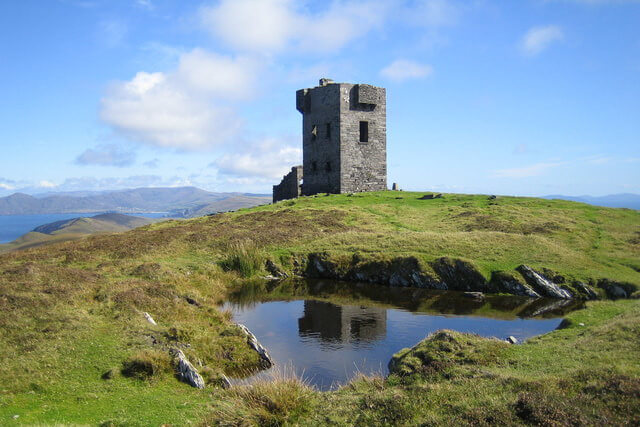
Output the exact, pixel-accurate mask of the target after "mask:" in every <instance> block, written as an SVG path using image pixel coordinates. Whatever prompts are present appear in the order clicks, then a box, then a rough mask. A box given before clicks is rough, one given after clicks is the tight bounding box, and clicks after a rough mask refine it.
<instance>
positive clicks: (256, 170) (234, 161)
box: [210, 139, 302, 184]
mask: <svg viewBox="0 0 640 427" xmlns="http://www.w3.org/2000/svg"><path fill="white" fill-rule="evenodd" d="M299 164H302V149H301V148H299V147H297V146H292V145H288V144H285V143H283V142H281V141H279V140H277V139H267V140H264V141H262V142H260V143H258V144H254V145H253V146H252V147H250V149H248V150H244V151H243V152H241V153H231V154H226V155H223V156H221V157H219V158H218V159H216V160H215V161H214V162H212V163H211V164H210V166H213V167H215V168H217V169H218V173H219V174H221V175H226V176H228V177H230V178H232V179H236V180H237V179H241V180H243V181H242V183H245V184H246V183H248V182H249V181H251V180H252V179H256V178H258V179H260V178H264V179H270V180H271V179H280V178H282V176H283V175H285V174H287V173H288V172H289V170H290V169H291V167H292V166H295V165H299Z"/></svg>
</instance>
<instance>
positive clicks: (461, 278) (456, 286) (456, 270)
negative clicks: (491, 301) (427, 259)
mask: <svg viewBox="0 0 640 427" xmlns="http://www.w3.org/2000/svg"><path fill="white" fill-rule="evenodd" d="M431 266H432V267H433V269H434V271H435V272H436V273H438V276H440V279H442V281H443V282H445V283H446V284H447V287H448V289H450V290H455V291H483V292H484V291H486V290H488V287H487V281H486V280H485V278H484V276H483V275H482V274H481V273H480V272H479V271H478V270H477V269H476V268H475V267H474V266H473V265H472V264H471V263H469V262H467V261H463V260H460V259H452V258H447V257H442V258H439V259H437V260H435V261H434V262H433V263H432V264H431Z"/></svg>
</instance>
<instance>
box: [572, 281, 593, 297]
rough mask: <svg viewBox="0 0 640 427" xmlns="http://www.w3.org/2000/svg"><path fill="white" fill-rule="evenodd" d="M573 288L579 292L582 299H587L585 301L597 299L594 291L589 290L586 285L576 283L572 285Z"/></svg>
mask: <svg viewBox="0 0 640 427" xmlns="http://www.w3.org/2000/svg"><path fill="white" fill-rule="evenodd" d="M573 286H574V287H575V288H576V289H577V290H578V292H580V294H582V296H583V297H584V299H587V300H593V299H598V294H596V293H595V292H594V290H593V289H591V288H590V287H589V286H587V285H586V284H584V283H582V282H579V281H576V282H574V283H573Z"/></svg>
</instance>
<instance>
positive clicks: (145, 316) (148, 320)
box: [142, 311, 157, 325]
mask: <svg viewBox="0 0 640 427" xmlns="http://www.w3.org/2000/svg"><path fill="white" fill-rule="evenodd" d="M142 315H143V316H144V318H145V319H147V322H149V323H151V324H152V325H157V323H156V321H155V320H153V317H151V315H150V314H149V313H147V312H146V311H145V312H143V313H142Z"/></svg>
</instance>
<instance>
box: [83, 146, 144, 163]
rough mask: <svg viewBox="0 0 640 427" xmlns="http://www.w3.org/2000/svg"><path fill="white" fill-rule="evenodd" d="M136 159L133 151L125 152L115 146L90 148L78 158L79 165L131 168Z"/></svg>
mask: <svg viewBox="0 0 640 427" xmlns="http://www.w3.org/2000/svg"><path fill="white" fill-rule="evenodd" d="M135 159H136V154H135V153H134V152H133V151H130V150H125V149H124V148H123V147H120V146H118V145H115V144H106V145H101V146H99V147H96V148H88V149H86V150H85V151H84V152H82V154H80V155H79V156H78V157H77V158H76V163H77V164H79V165H99V166H117V167H125V166H130V165H132V164H133V162H134V161H135Z"/></svg>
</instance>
